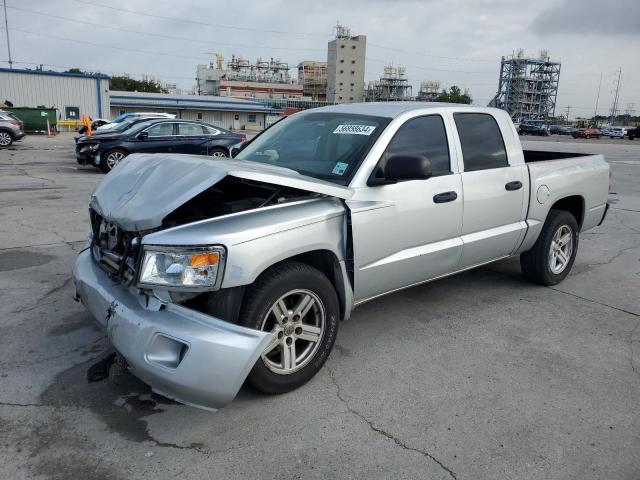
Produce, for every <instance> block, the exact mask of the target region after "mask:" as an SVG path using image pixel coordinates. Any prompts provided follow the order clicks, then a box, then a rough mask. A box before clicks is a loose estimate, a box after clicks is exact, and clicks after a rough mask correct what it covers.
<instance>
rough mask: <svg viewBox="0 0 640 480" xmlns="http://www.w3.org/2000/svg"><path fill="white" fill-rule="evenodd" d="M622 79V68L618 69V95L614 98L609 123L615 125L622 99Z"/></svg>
mask: <svg viewBox="0 0 640 480" xmlns="http://www.w3.org/2000/svg"><path fill="white" fill-rule="evenodd" d="M621 78H622V67H620V68H619V69H618V80H616V94H615V95H614V96H613V106H612V107H611V118H610V120H609V123H610V124H611V125H613V122H614V121H615V119H616V112H617V111H618V100H619V98H620V79H621Z"/></svg>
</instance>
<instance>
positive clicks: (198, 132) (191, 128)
mask: <svg viewBox="0 0 640 480" xmlns="http://www.w3.org/2000/svg"><path fill="white" fill-rule="evenodd" d="M202 134H203V130H202V125H199V124H197V123H179V124H178V135H182V136H189V137H193V136H202Z"/></svg>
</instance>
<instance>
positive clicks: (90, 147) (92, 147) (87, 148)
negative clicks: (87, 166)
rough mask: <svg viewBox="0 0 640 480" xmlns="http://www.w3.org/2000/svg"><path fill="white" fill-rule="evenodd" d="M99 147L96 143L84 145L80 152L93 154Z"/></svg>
mask: <svg viewBox="0 0 640 480" xmlns="http://www.w3.org/2000/svg"><path fill="white" fill-rule="evenodd" d="M99 146H100V145H99V144H98V143H93V144H91V145H85V146H84V147H82V148H80V151H81V152H95V151H96V150H98V147H99Z"/></svg>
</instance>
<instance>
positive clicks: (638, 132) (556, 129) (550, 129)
mask: <svg viewBox="0 0 640 480" xmlns="http://www.w3.org/2000/svg"><path fill="white" fill-rule="evenodd" d="M518 134H519V135H538V136H545V137H546V136H549V135H571V136H572V137H573V138H600V137H609V138H625V137H626V138H629V140H633V139H634V138H639V137H640V128H627V127H603V128H601V129H597V128H574V127H571V126H569V125H550V126H547V125H545V124H542V123H531V124H527V123H523V124H520V125H519V126H518Z"/></svg>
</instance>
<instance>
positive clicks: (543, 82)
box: [489, 49, 560, 123]
mask: <svg viewBox="0 0 640 480" xmlns="http://www.w3.org/2000/svg"><path fill="white" fill-rule="evenodd" d="M559 82H560V62H552V61H551V60H550V59H549V53H548V52H547V51H546V50H543V51H542V52H540V57H539V58H527V57H525V56H524V51H523V50H522V49H520V50H518V52H517V54H515V55H511V56H509V57H502V62H501V64H500V79H499V80H498V93H497V94H496V96H495V97H494V99H493V100H492V101H491V103H490V104H489V105H490V106H492V107H497V108H501V109H502V110H505V111H507V112H508V113H509V115H510V116H511V119H512V120H513V121H514V122H515V123H528V122H529V123H531V122H533V123H539V122H545V123H546V122H548V121H549V120H550V119H551V117H553V116H554V115H555V110H556V97H557V95H558V83H559Z"/></svg>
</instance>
